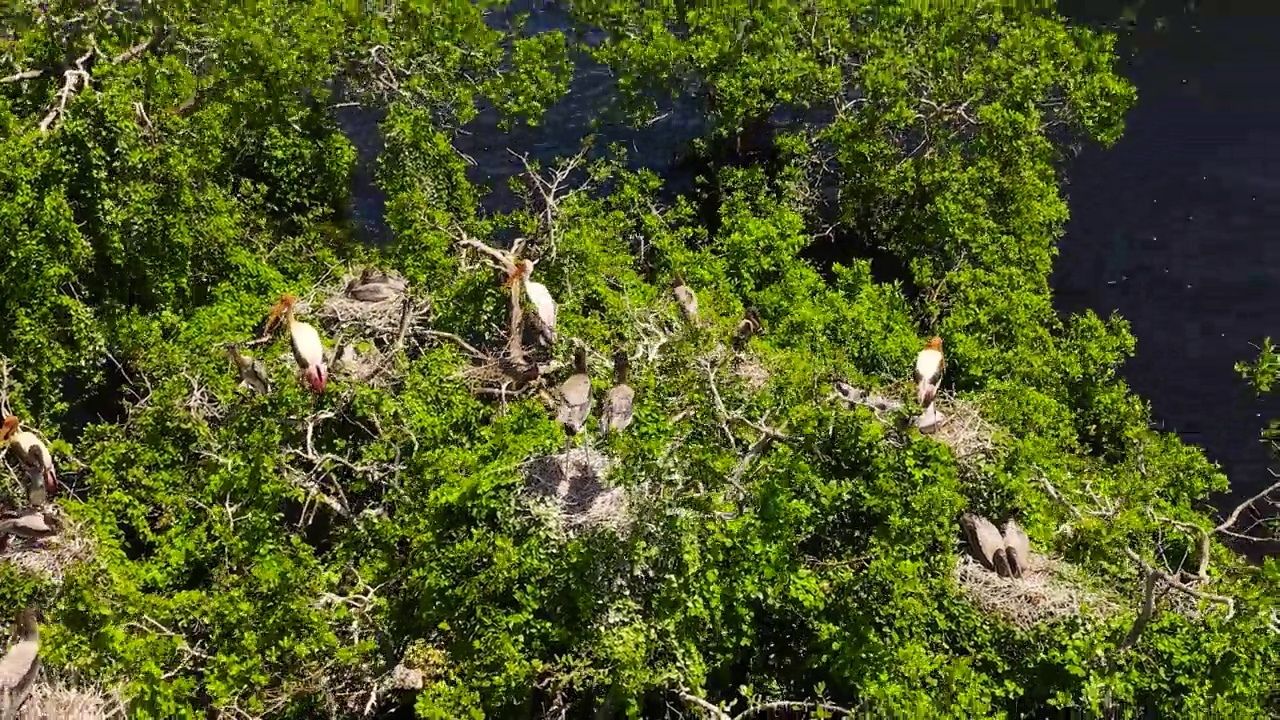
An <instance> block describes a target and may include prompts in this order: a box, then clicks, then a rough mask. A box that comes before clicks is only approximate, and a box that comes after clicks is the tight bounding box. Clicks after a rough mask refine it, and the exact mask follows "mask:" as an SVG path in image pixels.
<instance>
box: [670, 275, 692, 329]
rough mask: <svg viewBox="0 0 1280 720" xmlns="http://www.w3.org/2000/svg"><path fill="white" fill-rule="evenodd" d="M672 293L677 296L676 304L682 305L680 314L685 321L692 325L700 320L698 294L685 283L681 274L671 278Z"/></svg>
mask: <svg viewBox="0 0 1280 720" xmlns="http://www.w3.org/2000/svg"><path fill="white" fill-rule="evenodd" d="M671 294H672V295H674V296H675V299H676V304H677V305H679V306H680V315H681V317H683V318H684V320H685V322H687V323H689V324H690V325H694V324H697V322H698V296H697V295H694V294H693V290H690V289H689V286H688V285H685V284H684V279H683V278H681V277H680V276H679V275H676V276H675V278H673V279H672V280H671Z"/></svg>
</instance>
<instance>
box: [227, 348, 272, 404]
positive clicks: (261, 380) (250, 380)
mask: <svg viewBox="0 0 1280 720" xmlns="http://www.w3.org/2000/svg"><path fill="white" fill-rule="evenodd" d="M224 347H226V349H227V354H228V355H230V356H231V360H232V361H233V362H234V363H235V364H236V369H238V370H239V371H240V387H246V388H249V389H250V390H253V391H254V392H258V393H263V394H266V393H269V392H271V381H270V379H268V377H267V366H266V365H265V364H264V363H263V362H262V361H261V360H259V359H258V358H255V357H253V356H252V355H246V354H244V353H242V352H240V346H239V345H237V344H236V343H227V344H226V345H225V346H224Z"/></svg>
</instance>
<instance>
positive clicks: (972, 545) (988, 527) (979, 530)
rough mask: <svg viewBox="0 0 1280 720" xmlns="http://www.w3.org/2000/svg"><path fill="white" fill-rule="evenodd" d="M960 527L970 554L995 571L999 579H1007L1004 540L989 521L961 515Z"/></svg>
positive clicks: (970, 515) (966, 514)
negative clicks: (962, 529)
mask: <svg viewBox="0 0 1280 720" xmlns="http://www.w3.org/2000/svg"><path fill="white" fill-rule="evenodd" d="M960 525H961V527H963V528H964V532H965V537H966V539H967V540H968V543H969V552H970V554H972V555H973V556H974V558H975V559H977V560H978V561H979V562H981V563H982V564H983V565H985V566H986V567H987V568H988V569H990V570H995V571H996V574H997V575H999V576H1000V577H1008V576H1009V563H1008V559H1007V558H1006V557H1005V547H1004V540H1003V538H1001V537H1000V531H999V530H997V529H996V526H995V525H992V524H991V521H990V520H988V519H986V518H984V517H982V516H980V515H974V514H973V513H965V514H964V515H962V516H961V517H960Z"/></svg>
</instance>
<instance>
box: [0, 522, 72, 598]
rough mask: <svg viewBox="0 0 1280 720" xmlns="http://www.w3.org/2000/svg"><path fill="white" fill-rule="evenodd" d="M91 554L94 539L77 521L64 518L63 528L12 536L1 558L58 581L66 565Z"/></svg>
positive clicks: (60, 579) (20, 567)
mask: <svg viewBox="0 0 1280 720" xmlns="http://www.w3.org/2000/svg"><path fill="white" fill-rule="evenodd" d="M92 556H93V542H92V541H91V540H90V537H89V534H88V533H86V532H84V531H83V528H82V527H81V526H80V525H79V524H78V523H73V522H72V521H71V520H70V519H69V518H66V517H65V516H64V517H63V526H62V530H61V531H60V532H59V533H58V534H57V535H54V536H53V537H48V538H42V539H38V540H34V539H28V538H22V537H18V536H16V535H15V536H13V537H11V538H10V539H9V547H8V549H6V550H5V551H4V553H3V554H2V555H0V558H3V560H4V561H5V562H8V563H11V564H13V565H14V566H16V567H17V568H18V569H19V570H22V571H23V572H26V573H29V574H32V575H38V576H41V577H45V578H48V579H50V580H52V581H53V582H61V581H62V578H63V576H64V575H65V574H66V571H67V569H68V568H70V567H71V565H73V564H74V563H77V562H84V561H86V560H88V559H89V558H90V557H92Z"/></svg>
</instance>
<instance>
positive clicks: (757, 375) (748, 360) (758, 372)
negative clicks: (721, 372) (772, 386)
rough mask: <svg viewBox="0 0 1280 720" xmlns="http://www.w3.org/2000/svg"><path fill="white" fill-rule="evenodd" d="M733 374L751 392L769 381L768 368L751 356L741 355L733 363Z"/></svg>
mask: <svg viewBox="0 0 1280 720" xmlns="http://www.w3.org/2000/svg"><path fill="white" fill-rule="evenodd" d="M733 374H734V375H735V376H736V377H737V378H738V379H739V380H741V381H742V384H743V385H745V386H746V388H747V389H748V390H750V391H752V392H756V391H758V390H760V389H761V388H763V387H764V386H765V384H766V383H768V382H769V369H768V368H766V367H765V366H764V365H763V364H761V363H760V361H759V360H756V359H755V358H753V357H741V358H738V359H737V360H736V361H735V362H734V363H733Z"/></svg>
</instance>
